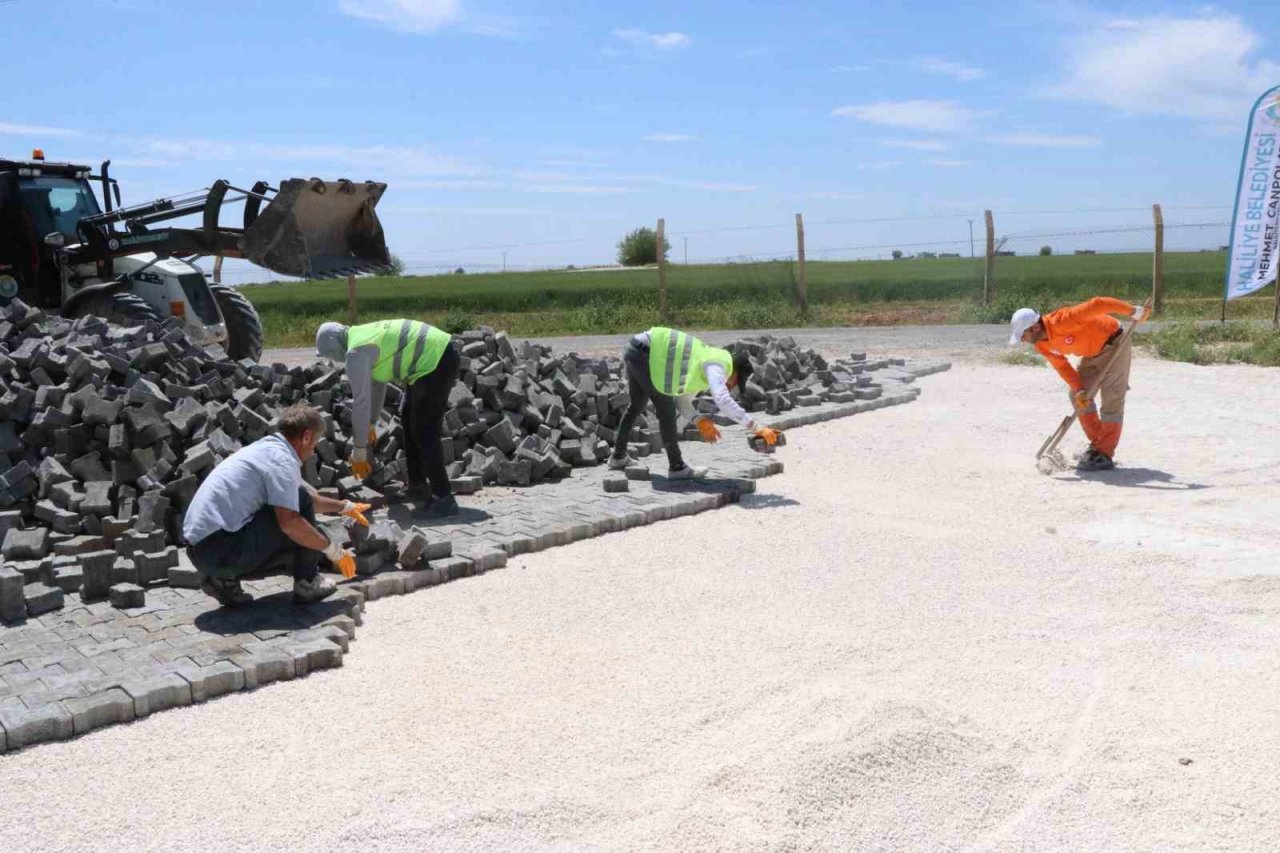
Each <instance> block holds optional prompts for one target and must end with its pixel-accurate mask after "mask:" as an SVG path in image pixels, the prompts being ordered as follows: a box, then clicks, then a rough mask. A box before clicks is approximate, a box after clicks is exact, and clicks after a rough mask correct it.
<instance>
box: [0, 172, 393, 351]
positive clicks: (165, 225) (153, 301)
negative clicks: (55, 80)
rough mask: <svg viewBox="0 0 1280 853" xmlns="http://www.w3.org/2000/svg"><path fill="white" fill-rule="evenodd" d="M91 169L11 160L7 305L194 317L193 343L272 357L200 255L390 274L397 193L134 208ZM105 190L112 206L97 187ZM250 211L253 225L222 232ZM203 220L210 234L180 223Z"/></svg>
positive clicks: (209, 195)
mask: <svg viewBox="0 0 1280 853" xmlns="http://www.w3.org/2000/svg"><path fill="white" fill-rule="evenodd" d="M109 168H110V161H107V162H104V163H103V164H102V166H101V168H100V170H99V174H97V175H93V174H90V169H89V168H88V167H87V166H79V165H74V164H70V163H49V162H46V161H45V160H44V158H43V154H42V153H41V152H40V151H39V150H38V149H37V151H36V152H35V154H34V155H33V157H32V159H31V160H21V161H20V160H2V159H0V304H3V303H4V302H6V301H8V300H9V299H12V298H14V297H21V298H22V299H23V300H25V301H27V302H29V303H31V304H34V305H38V306H39V307H41V308H45V309H49V310H54V311H58V312H59V313H61V314H63V315H64V316H69V317H79V316H85V315H93V316H98V317H103V318H104V319H107V320H110V321H112V322H116V323H123V324H126V325H135V324H137V323H140V322H144V321H147V320H161V319H164V318H165V317H169V316H177V317H181V318H182V319H183V323H184V326H185V328H186V330H187V332H188V334H189V335H191V337H192V338H193V339H194V340H197V341H200V342H202V343H216V344H221V345H222V346H223V348H224V349H225V350H226V351H227V354H228V355H230V356H231V357H232V358H233V359H242V358H250V359H253V360H255V361H256V360H257V359H258V357H259V356H260V355H261V354H262V323H261V321H260V320H259V318H258V313H257V311H255V310H254V308H253V305H251V304H250V303H249V301H248V300H247V299H246V298H245V297H244V296H243V295H241V294H240V293H239V292H238V291H236V290H235V289H234V288H231V287H228V286H226V285H222V284H219V283H211V282H209V281H208V280H207V279H206V277H205V274H204V273H203V272H202V271H201V270H200V268H199V267H197V266H195V265H194V262H195V261H196V260H198V259H199V258H201V257H227V258H243V259H245V260H248V261H250V262H252V263H254V264H257V265H258V266H261V267H265V268H266V269H269V270H271V271H272V272H275V273H279V274H281V275H288V276H295V277H298V278H335V277H340V276H345V275H350V274H356V273H365V272H376V271H379V270H382V269H386V268H387V267H388V265H389V261H390V257H389V255H388V252H387V245H386V239H385V237H384V236H383V233H382V225H381V223H380V222H379V221H378V217H377V214H376V213H375V212H374V208H375V207H376V206H377V204H378V201H379V199H381V198H382V194H383V192H384V191H385V190H386V184H380V183H374V182H371V181H367V182H364V183H355V182H352V181H347V180H338V181H322V180H319V179H318V178H310V179H303V178H290V179H287V180H285V181H282V182H281V183H280V184H279V186H277V187H272V186H270V185H269V184H267V183H266V182H265V181H259V182H258V183H255V184H254V185H253V186H252V187H250V188H248V189H242V188H239V187H235V186H232V185H231V184H229V183H228V182H226V181H222V180H219V181H215V182H214V183H213V185H212V186H210V187H209V188H207V189H204V190H199V191H196V192H193V193H188V194H186V195H182V196H175V197H172V198H163V199H158V200H156V201H152V202H148V203H146V204H140V205H134V206H131V207H122V206H120V190H119V186H118V185H117V184H116V182H115V181H114V180H112V179H111V177H110V175H109ZM91 181H93V182H99V183H100V184H101V189H102V203H101V204H99V203H98V199H97V197H96V196H95V194H94V191H93V188H92V184H91V183H90V182H91ZM241 202H242V203H243V205H244V213H243V218H242V223H241V224H240V225H238V226H228V225H224V224H222V223H221V222H220V218H221V214H222V209H223V208H224V207H225V206H228V205H231V204H233V203H241ZM184 218H196V219H198V222H199V224H198V225H193V224H187V225H185V226H184V227H176V226H174V225H172V224H170V223H172V222H174V221H176V220H180V219H184Z"/></svg>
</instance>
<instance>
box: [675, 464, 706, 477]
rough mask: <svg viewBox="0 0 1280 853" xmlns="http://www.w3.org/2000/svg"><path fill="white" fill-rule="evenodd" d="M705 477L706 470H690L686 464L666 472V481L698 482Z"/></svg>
mask: <svg viewBox="0 0 1280 853" xmlns="http://www.w3.org/2000/svg"><path fill="white" fill-rule="evenodd" d="M705 476H707V469H706V468H690V467H689V465H688V464H687V463H686V464H685V465H683V466H681V467H679V468H672V469H670V470H668V471H667V479H668V480H700V479H702V478H703V477H705Z"/></svg>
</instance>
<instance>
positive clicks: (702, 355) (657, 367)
mask: <svg viewBox="0 0 1280 853" xmlns="http://www.w3.org/2000/svg"><path fill="white" fill-rule="evenodd" d="M707 364H718V365H720V367H721V368H723V369H724V375H725V377H726V378H727V377H728V376H729V375H730V374H732V373H733V356H732V355H731V354H730V353H729V351H728V350H726V349H720V348H719V347H713V346H708V345H707V344H704V343H703V342H702V341H700V340H698V339H697V338H695V337H694V336H693V335H690V334H688V333H687V332H680V331H676V330H675V329H668V328H666V327H664V326H654V327H653V328H652V329H650V330H649V378H650V379H651V380H652V381H653V387H654V388H657V389H658V393H660V394H665V395H666V396H668V397H679V396H682V395H684V394H696V393H698V392H699V391H706V390H707V388H708V385H707V374H706V371H705V370H704V369H703V368H704V365H707Z"/></svg>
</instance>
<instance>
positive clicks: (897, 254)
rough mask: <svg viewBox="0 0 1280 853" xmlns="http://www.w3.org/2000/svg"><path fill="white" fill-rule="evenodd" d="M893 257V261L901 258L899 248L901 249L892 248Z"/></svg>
mask: <svg viewBox="0 0 1280 853" xmlns="http://www.w3.org/2000/svg"><path fill="white" fill-rule="evenodd" d="M893 259H894V260H895V261H900V260H902V250H901V249H894V250H893Z"/></svg>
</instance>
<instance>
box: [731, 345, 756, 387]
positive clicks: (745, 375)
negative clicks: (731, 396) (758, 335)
mask: <svg viewBox="0 0 1280 853" xmlns="http://www.w3.org/2000/svg"><path fill="white" fill-rule="evenodd" d="M733 372H734V373H736V374H738V387H739V388H746V387H747V380H748V379H750V378H751V374H752V373H753V372H755V368H754V367H752V366H751V359H750V358H748V357H747V354H746V353H745V352H735V353H734V354H733Z"/></svg>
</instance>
